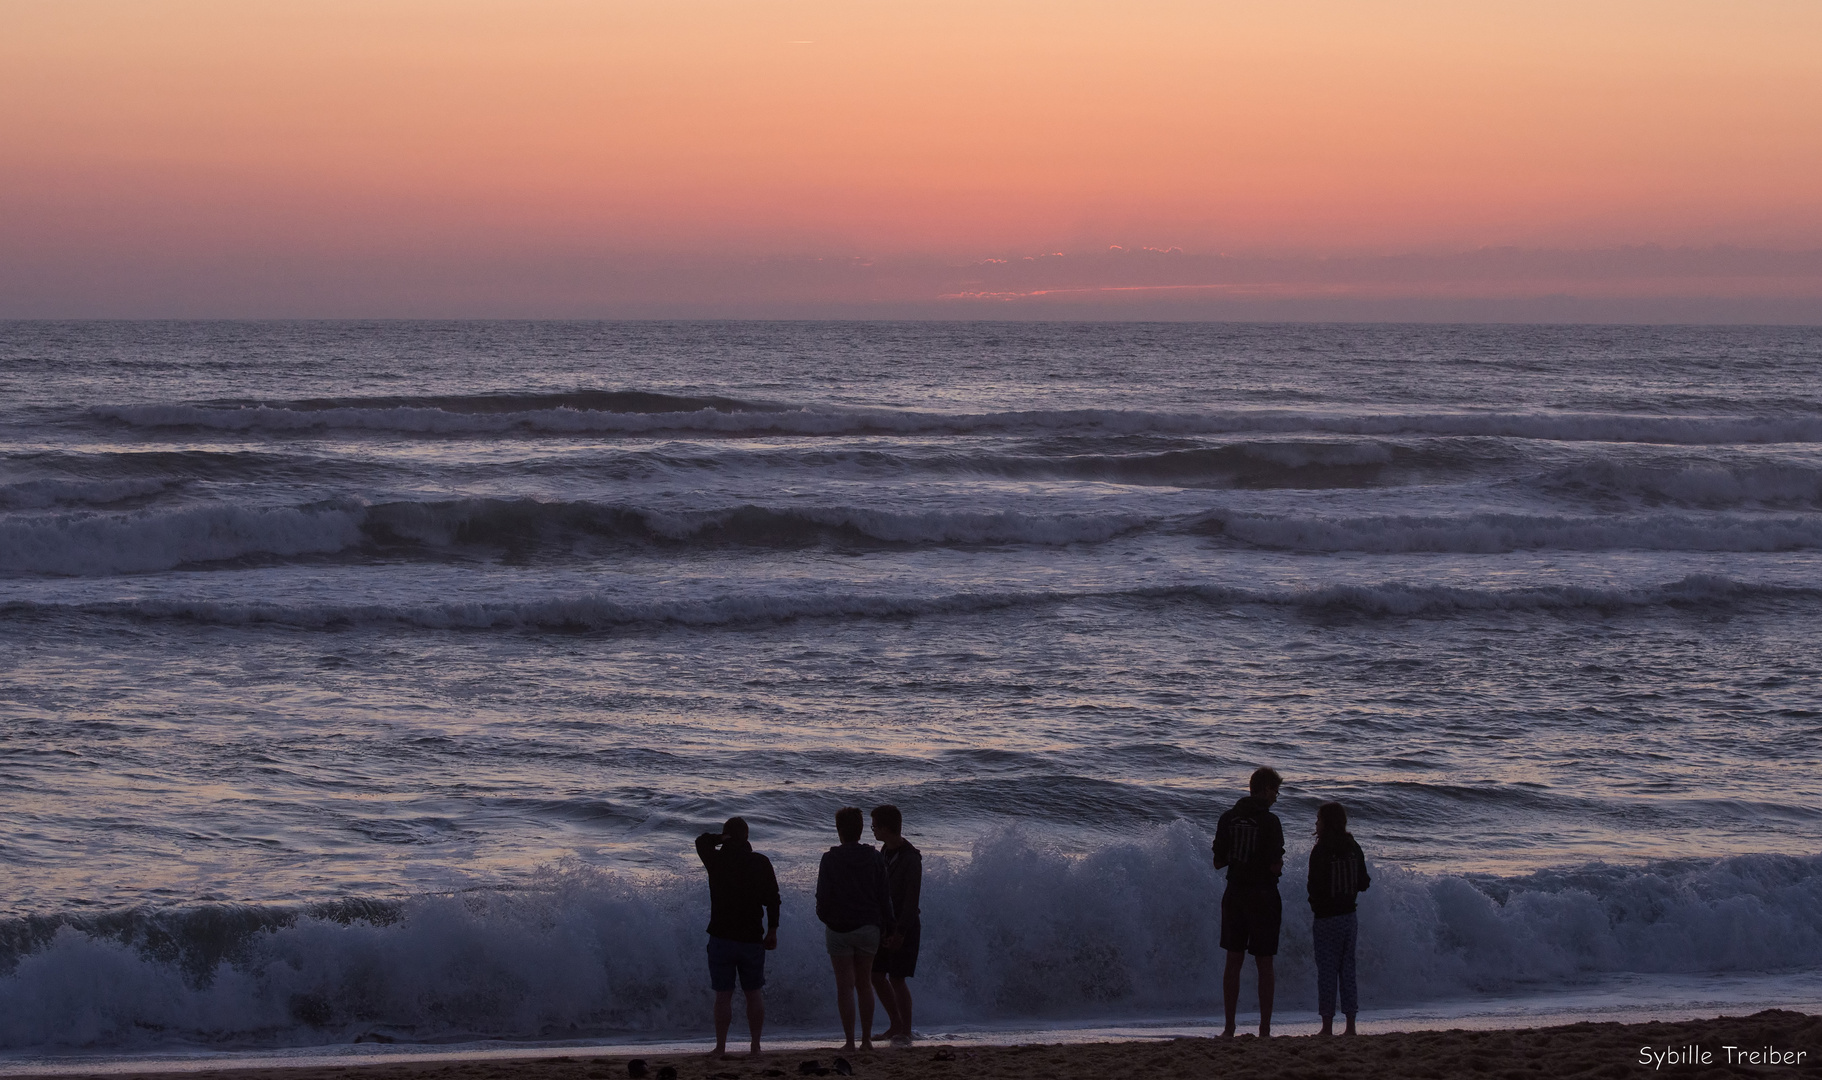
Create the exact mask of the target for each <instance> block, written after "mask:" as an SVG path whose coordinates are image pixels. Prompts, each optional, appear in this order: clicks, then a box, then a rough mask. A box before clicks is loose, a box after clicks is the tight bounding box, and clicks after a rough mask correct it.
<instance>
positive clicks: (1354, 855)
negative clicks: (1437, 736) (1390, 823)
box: [1309, 802, 1373, 1035]
mask: <svg viewBox="0 0 1822 1080" xmlns="http://www.w3.org/2000/svg"><path fill="white" fill-rule="evenodd" d="M1372 884H1373V881H1372V879H1371V878H1369V877H1367V867H1366V854H1365V853H1364V852H1362V851H1361V850H1360V845H1359V844H1357V843H1355V842H1354V834H1353V833H1350V832H1348V812H1347V811H1346V810H1345V809H1343V808H1342V806H1341V804H1340V803H1338V802H1325V803H1323V804H1322V805H1321V806H1318V807H1317V808H1316V847H1315V849H1314V850H1312V851H1311V852H1310V877H1309V893H1310V911H1311V912H1312V913H1313V914H1314V915H1315V916H1316V923H1315V937H1316V1005H1317V1009H1318V1010H1319V1011H1320V1012H1321V1013H1322V1034H1324V1035H1333V1034H1334V1033H1335V987H1336V984H1337V983H1339V984H1340V987H1341V1011H1342V1013H1344V1014H1345V1015H1346V1016H1347V1018H1348V1026H1347V1030H1346V1031H1344V1032H1342V1034H1343V1035H1352V1034H1354V1014H1355V1013H1357V1012H1359V1011H1360V995H1359V994H1358V993H1357V992H1356V990H1355V988H1354V941H1355V938H1356V937H1357V936H1358V927H1359V924H1358V922H1357V920H1356V917H1355V914H1354V906H1355V901H1356V898H1357V897H1358V896H1359V895H1360V894H1361V893H1363V892H1366V891H1367V887H1368V886H1370V885H1372Z"/></svg>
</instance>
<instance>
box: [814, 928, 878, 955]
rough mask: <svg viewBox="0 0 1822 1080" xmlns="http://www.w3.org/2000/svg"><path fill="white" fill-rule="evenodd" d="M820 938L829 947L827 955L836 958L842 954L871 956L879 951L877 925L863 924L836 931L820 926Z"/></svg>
mask: <svg viewBox="0 0 1822 1080" xmlns="http://www.w3.org/2000/svg"><path fill="white" fill-rule="evenodd" d="M822 940H823V944H825V945H827V946H828V947H829V955H830V956H833V957H836V958H837V959H839V958H841V957H844V956H872V955H873V954H874V953H877V952H879V927H877V926H863V927H860V928H859V929H857V930H849V931H847V932H845V933H837V932H836V931H834V930H831V929H829V928H828V927H826V926H825V927H823V928H822Z"/></svg>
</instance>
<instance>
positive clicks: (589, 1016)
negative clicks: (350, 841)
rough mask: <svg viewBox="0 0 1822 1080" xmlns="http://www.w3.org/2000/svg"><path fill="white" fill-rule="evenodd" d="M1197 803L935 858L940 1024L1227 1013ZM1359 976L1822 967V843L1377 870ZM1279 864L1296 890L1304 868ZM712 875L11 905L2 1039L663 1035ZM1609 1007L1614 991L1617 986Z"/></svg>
mask: <svg viewBox="0 0 1822 1080" xmlns="http://www.w3.org/2000/svg"><path fill="white" fill-rule="evenodd" d="M1206 847H1207V837H1206V836H1205V835H1204V834H1203V833H1202V832H1201V831H1200V830H1197V829H1195V828H1191V827H1188V826H1184V825H1178V826H1173V827H1170V828H1167V829H1163V830H1161V831H1159V832H1157V833H1155V834H1154V835H1153V836H1151V837H1150V838H1149V839H1147V840H1144V841H1141V842H1130V843H1119V844H1111V845H1108V846H1105V847H1103V848H1101V849H1099V850H1096V851H1093V852H1091V853H1089V854H1087V855H1085V856H1080V857H1069V856H1065V855H1062V854H1058V853H1054V852H1049V851H1046V850H1045V849H1044V848H1043V847H1041V846H1036V845H1034V844H1033V843H1032V841H1031V840H1030V839H1029V838H1028V837H1026V836H1023V835H1020V834H1018V833H1014V832H1002V833H999V834H996V835H993V836H990V837H988V838H986V839H983V840H982V841H981V842H980V843H979V844H978V845H977V846H976V847H975V850H974V853H973V855H972V857H971V858H968V859H966V860H958V861H955V862H948V863H945V862H943V861H941V860H937V861H935V862H933V863H932V864H931V865H930V866H929V867H928V868H927V869H926V882H925V900H924V926H925V929H924V939H925V944H924V958H923V961H922V963H921V964H920V968H919V975H918V990H919V997H918V1002H919V1010H920V1016H921V1017H923V1018H925V1019H924V1020H923V1021H922V1023H924V1024H926V1025H930V1026H932V1027H933V1028H943V1027H947V1026H954V1025H957V1024H960V1025H962V1026H963V1027H966V1028H972V1029H977V1030H978V1029H982V1028H992V1027H995V1026H1010V1025H1019V1024H1025V1025H1029V1024H1030V1023H1031V1022H1033V1021H1046V1022H1049V1023H1051V1024H1054V1023H1057V1022H1067V1023H1068V1024H1071V1025H1082V1024H1087V1023H1090V1022H1095V1023H1102V1024H1104V1023H1106V1022H1108V1021H1110V1020H1117V1019H1120V1018H1137V1017H1146V1016H1167V1015H1189V1014H1196V1013H1200V1014H1204V1015H1206V1014H1208V1013H1210V1012H1212V1011H1213V1010H1214V1008H1216V1007H1217V1005H1218V999H1219V987H1218V976H1219V972H1220V968H1221V955H1220V951H1219V949H1218V948H1217V946H1216V942H1215V934H1214V923H1215V920H1214V910H1215V901H1216V898H1217V897H1218V895H1219V890H1220V883H1219V881H1218V879H1217V877H1216V875H1215V874H1214V872H1213V871H1212V870H1211V869H1210V868H1209V867H1208V866H1207V865H1206V863H1207V860H1206ZM1374 875H1375V884H1374V887H1373V889H1372V890H1370V891H1369V892H1368V893H1367V894H1366V895H1365V896H1364V897H1363V899H1362V904H1361V938H1360V940H1361V953H1360V956H1361V969H1360V971H1361V973H1360V979H1361V993H1362V998H1363V1000H1365V1001H1368V1002H1371V1003H1372V1005H1373V1008H1374V1010H1394V1009H1397V1010H1405V1011H1409V1012H1412V1013H1414V1014H1415V1013H1421V1012H1422V1011H1423V1010H1424V1009H1425V1008H1426V1007H1431V1003H1451V1004H1447V1005H1445V1009H1448V1008H1454V1009H1459V1008H1460V1003H1462V1002H1464V1001H1467V1000H1470V999H1474V1000H1482V1001H1487V1000H1492V999H1495V998H1500V997H1503V998H1504V999H1506V1002H1507V1005H1506V1007H1507V1008H1510V1007H1511V1006H1510V1002H1511V1001H1512V1000H1514V999H1515V995H1516V996H1517V997H1521V998H1522V997H1526V996H1536V997H1538V998H1539V999H1540V1002H1539V1003H1540V1004H1541V1003H1542V1002H1543V1001H1547V1000H1548V999H1549V997H1550V995H1552V994H1572V993H1577V992H1582V993H1586V992H1587V991H1588V990H1589V989H1590V988H1592V987H1596V986H1598V985H1599V984H1601V983H1602V982H1603V980H1613V979H1616V978H1622V977H1627V976H1633V977H1636V976H1642V975H1650V974H1663V975H1675V976H1679V977H1688V976H1721V975H1728V976H1736V977H1738V976H1745V975H1750V974H1759V975H1763V976H1766V977H1767V978H1768V979H1775V978H1777V977H1780V973H1796V972H1803V971H1808V970H1812V969H1813V968H1814V967H1815V965H1817V964H1818V963H1822V857H1808V858H1799V857H1785V856H1740V857H1735V858H1731V859H1723V860H1719V861H1714V862H1704V861H1686V862H1680V863H1672V864H1660V865H1644V866H1602V865H1593V866H1585V867H1577V868H1573V869H1564V870H1559V871H1549V872H1542V873H1537V874H1532V875H1528V876H1525V877H1519V878H1506V879H1468V878H1463V877H1459V876H1453V875H1446V874H1445V875H1430V874H1416V873H1410V872H1407V871H1401V870H1399V869H1398V868H1396V867H1392V866H1387V865H1383V864H1381V865H1377V866H1375V867H1374ZM1301 877H1302V869H1301V864H1300V862H1299V861H1298V860H1297V859H1292V860H1291V862H1290V865H1289V866H1288V867H1287V873H1286V878H1285V880H1286V882H1287V883H1288V884H1287V885H1286V887H1285V891H1286V893H1287V896H1289V897H1290V898H1291V900H1292V901H1294V900H1295V898H1296V897H1295V888H1294V886H1295V883H1296V882H1299V881H1301ZM807 885H808V882H807V881H805V880H802V879H796V880H793V881H791V882H790V884H789V886H788V888H787V895H786V899H785V908H784V910H785V923H784V928H785V929H784V933H783V934H782V936H781V945H780V948H779V950H778V952H777V953H776V954H774V955H773V956H772V957H770V958H769V959H768V964H767V978H768V986H767V995H766V997H767V1007H768V1015H769V1021H770V1022H771V1023H773V1024H776V1025H777V1026H778V1027H779V1028H780V1029H782V1030H785V1031H788V1030H790V1029H793V1028H796V1029H804V1028H807V1027H809V1026H810V1025H811V1024H813V1023H814V1022H815V1021H817V1020H819V1019H821V1018H822V1017H821V1014H822V1012H824V1011H826V1003H825V1001H824V999H825V997H826V989H827V988H826V986H825V985H824V984H825V983H826V982H827V970H826V968H827V962H826V958H825V957H823V956H822V955H821V949H820V945H821V941H820V935H819V934H816V933H814V932H813V929H814V927H813V921H812V920H809V919H808V918H807V912H808V911H809V910H810V909H811V907H812V906H813V905H812V903H811V901H810V899H809V897H808V894H807V892H806V888H807ZM705 896H706V894H705V891H704V886H703V884H702V882H701V880H699V875H692V874H688V873H683V874H676V875H670V874H662V873H661V874H655V875H652V874H646V875H638V876H628V875H625V874H615V873H604V872H600V871H589V870H584V869H580V868H571V869H568V870H558V871H554V872H552V873H551V874H550V875H549V876H548V877H547V878H546V879H545V880H543V881H542V882H538V883H534V884H531V885H530V886H529V887H527V888H524V889H521V890H515V891H510V892H500V891H494V890H482V891H478V892H476V891H471V892H462V893H455V894H449V895H441V896H419V897H411V898H405V899H400V900H395V901H385V902H372V903H367V904H360V905H352V904H344V905H324V906H317V907H315V908H298V909H284V908H248V907H224V906H212V907H198V908H170V909H162V910H157V909H142V910H137V911H125V912H120V913H116V914H113V915H100V916H97V915H78V914H74V913H70V914H66V915H61V916H54V917H48V918H47V917H40V918H38V919H34V920H31V921H28V922H21V921H18V920H14V921H12V922H10V923H8V924H6V930H7V933H6V939H7V942H8V944H7V949H6V952H5V954H4V956H0V961H3V962H4V964H5V973H4V974H3V975H0V1006H3V1007H0V1047H4V1048H5V1049H7V1050H10V1051H19V1050H24V1049H48V1048H53V1047H64V1048H81V1047H90V1048H98V1047H111V1048H120V1049H133V1050H139V1051H144V1050H147V1049H150V1048H152V1047H157V1046H171V1047H175V1046H183V1045H210V1046H216V1047H228V1046H273V1045H313V1044H323V1043H337V1042H339V1043H344V1044H346V1043H347V1042H349V1041H351V1040H353V1039H354V1038H355V1037H356V1036H357V1035H361V1034H364V1033H370V1032H378V1033H381V1034H384V1035H386V1036H387V1037H388V1038H392V1039H396V1040H400V1041H412V1042H439V1041H452V1040H473V1039H483V1038H505V1039H515V1040H551V1039H588V1038H604V1037H618V1038H628V1037H639V1038H665V1037H676V1036H679V1035H682V1034H685V1033H688V1032H692V1031H696V1030H699V1029H700V1027H701V1023H702V1016H703V1015H705V1014H706V1013H705V1010H706V1008H707V992H706V990H705V989H704V987H703V985H702V982H703V980H702V975H701V971H700V969H701V967H702V963H703V961H702V956H701V953H702V947H703V941H704V938H703V934H702V929H701V926H702V923H703V922H704V921H705V920H706V918H707V914H706V900H705ZM1286 912H1287V917H1286V932H1285V940H1284V942H1283V945H1282V948H1281V952H1280V954H1279V959H1278V969H1279V987H1280V990H1279V994H1280V1002H1281V1005H1282V1007H1283V1008H1284V1009H1285V1010H1287V1011H1288V1012H1296V1011H1298V1010H1308V1009H1309V1008H1310V1007H1311V1005H1312V1002H1311V1000H1310V999H1311V996H1312V989H1313V986H1314V983H1315V975H1314V970H1313V968H1312V966H1311V965H1312V960H1311V952H1310V940H1309V934H1310V930H1309V916H1308V913H1307V911H1305V910H1303V905H1301V904H1298V903H1294V902H1287V903H1286ZM1610 1003H1611V1002H1610Z"/></svg>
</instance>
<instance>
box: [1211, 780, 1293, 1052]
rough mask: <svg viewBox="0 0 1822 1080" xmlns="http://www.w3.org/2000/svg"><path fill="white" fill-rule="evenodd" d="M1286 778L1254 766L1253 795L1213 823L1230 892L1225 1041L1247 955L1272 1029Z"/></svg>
mask: <svg viewBox="0 0 1822 1080" xmlns="http://www.w3.org/2000/svg"><path fill="white" fill-rule="evenodd" d="M1283 783H1284V778H1283V777H1281V776H1279V775H1278V773H1277V772H1276V771H1275V770H1273V769H1265V768H1261V769H1255V770H1253V776H1252V779H1251V780H1250V781H1249V782H1248V784H1247V787H1248V789H1249V791H1250V794H1248V795H1247V796H1246V798H1244V799H1241V800H1240V801H1239V802H1237V803H1235V804H1234V808H1233V809H1232V810H1229V811H1228V812H1227V813H1225V814H1222V815H1221V822H1220V824H1219V825H1217V826H1216V827H1215V845H1214V846H1215V869H1217V870H1219V869H1221V868H1223V867H1226V868H1227V891H1225V892H1223V893H1222V894H1221V947H1222V948H1223V949H1225V950H1227V970H1226V971H1225V972H1223V973H1222V976H1221V1003H1222V1004H1223V1005H1224V1006H1225V1007H1226V1009H1227V1027H1226V1029H1225V1030H1223V1031H1222V1032H1221V1037H1222V1038H1224V1039H1230V1038H1233V1035H1234V1013H1235V1011H1236V1010H1237V1009H1238V1008H1239V1007H1240V970H1241V968H1243V967H1245V966H1246V954H1247V953H1249V952H1250V953H1252V954H1253V963H1254V964H1255V965H1257V966H1258V968H1259V1037H1260V1038H1265V1037H1267V1036H1269V1035H1271V1033H1272V994H1273V991H1274V990H1275V989H1276V980H1275V978H1274V976H1273V972H1272V957H1274V956H1277V955H1278V927H1279V924H1280V923H1281V922H1282V921H1283V918H1284V903H1283V901H1282V900H1281V899H1280V898H1279V896H1278V876H1279V875H1280V874H1282V873H1283V872H1284V825H1283V824H1282V823H1281V822H1279V820H1278V815H1276V814H1274V813H1272V810H1271V807H1272V804H1273V803H1275V802H1277V801H1278V788H1279V787H1280V786H1281V785H1283Z"/></svg>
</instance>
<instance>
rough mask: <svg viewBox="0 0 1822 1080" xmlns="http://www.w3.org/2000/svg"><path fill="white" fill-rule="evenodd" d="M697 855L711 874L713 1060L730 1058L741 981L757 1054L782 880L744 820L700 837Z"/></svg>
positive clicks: (733, 820) (735, 819)
mask: <svg viewBox="0 0 1822 1080" xmlns="http://www.w3.org/2000/svg"><path fill="white" fill-rule="evenodd" d="M696 855H697V856H698V857H699V858H701V859H702V865H703V866H704V867H706V868H707V869H708V872H709V986H711V987H712V988H713V989H714V991H715V1049H714V1050H712V1051H710V1055H711V1056H713V1057H725V1056H726V1055H727V1051H728V1027H729V1026H730V1025H731V1024H732V1023H733V1022H734V983H735V980H736V979H738V980H739V983H740V989H742V990H743V991H745V992H746V1003H747V1032H748V1034H749V1035H750V1037H751V1039H752V1047H751V1051H750V1052H751V1053H753V1054H758V1053H759V1036H760V1032H761V1030H762V1029H764V1027H765V995H764V994H763V993H761V988H762V987H764V986H765V954H766V953H767V952H769V951H771V950H773V949H776V948H778V910H779V907H780V904H781V902H780V898H779V895H778V875H777V874H776V873H774V872H773V870H772V860H770V859H768V858H766V857H765V856H764V855H761V854H760V853H759V852H757V851H754V850H753V845H752V844H750V843H748V842H747V823H746V820H745V819H744V818H738V817H731V818H729V819H728V820H727V824H725V825H723V826H722V827H721V831H720V832H718V833H703V834H702V835H701V836H698V837H697V838H696ZM761 912H764V914H765V919H766V925H765V927H764V929H761V928H760V925H759V916H760V913H761Z"/></svg>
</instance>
